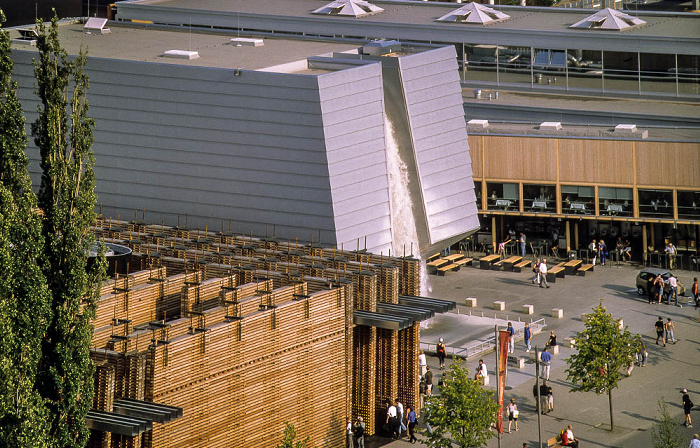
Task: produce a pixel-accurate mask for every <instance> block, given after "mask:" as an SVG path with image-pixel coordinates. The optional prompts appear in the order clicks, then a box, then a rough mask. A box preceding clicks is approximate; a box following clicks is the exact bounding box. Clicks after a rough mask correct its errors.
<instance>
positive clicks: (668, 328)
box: [664, 317, 676, 344]
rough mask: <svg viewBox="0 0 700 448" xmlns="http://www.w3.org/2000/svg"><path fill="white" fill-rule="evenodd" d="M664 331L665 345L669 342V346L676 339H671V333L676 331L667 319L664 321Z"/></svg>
mask: <svg viewBox="0 0 700 448" xmlns="http://www.w3.org/2000/svg"><path fill="white" fill-rule="evenodd" d="M664 327H665V329H666V343H668V340H669V339H670V340H671V344H675V343H676V338H674V337H673V332H674V331H676V326H675V325H674V324H673V321H672V320H671V318H670V317H669V318H668V319H666V325H664Z"/></svg>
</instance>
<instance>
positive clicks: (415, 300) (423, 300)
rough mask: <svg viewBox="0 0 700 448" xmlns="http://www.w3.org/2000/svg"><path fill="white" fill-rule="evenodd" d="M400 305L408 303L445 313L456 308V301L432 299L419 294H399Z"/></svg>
mask: <svg viewBox="0 0 700 448" xmlns="http://www.w3.org/2000/svg"><path fill="white" fill-rule="evenodd" d="M399 303H400V304H401V305H410V306H415V307H417V308H427V309H430V310H433V311H434V312H436V313H446V312H447V311H450V310H453V309H455V308H457V303H456V302H453V301H451V300H441V299H433V298H430V297H421V296H399Z"/></svg>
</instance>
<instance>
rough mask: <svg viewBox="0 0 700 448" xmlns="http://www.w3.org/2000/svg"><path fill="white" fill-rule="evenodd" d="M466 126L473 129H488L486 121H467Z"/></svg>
mask: <svg viewBox="0 0 700 448" xmlns="http://www.w3.org/2000/svg"><path fill="white" fill-rule="evenodd" d="M467 125H468V126H474V127H475V128H487V127H489V121H488V120H469V121H467Z"/></svg>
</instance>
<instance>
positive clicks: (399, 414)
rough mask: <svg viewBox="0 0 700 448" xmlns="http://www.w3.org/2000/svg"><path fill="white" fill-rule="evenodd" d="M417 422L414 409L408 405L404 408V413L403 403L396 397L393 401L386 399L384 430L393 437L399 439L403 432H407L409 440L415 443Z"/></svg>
mask: <svg viewBox="0 0 700 448" xmlns="http://www.w3.org/2000/svg"><path fill="white" fill-rule="evenodd" d="M417 423H418V416H417V415H416V411H415V410H413V409H412V408H411V407H410V406H408V407H407V408H406V413H405V414H404V407H403V404H402V403H401V402H400V401H399V399H398V398H397V399H396V400H395V403H392V402H390V401H387V411H386V428H385V430H386V432H387V433H388V434H389V435H390V436H391V437H392V438H394V439H400V438H401V437H403V435H404V434H406V433H408V436H409V441H410V442H411V443H415V442H416V440H418V439H416V435H415V429H416V424H417Z"/></svg>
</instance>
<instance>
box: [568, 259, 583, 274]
mask: <svg viewBox="0 0 700 448" xmlns="http://www.w3.org/2000/svg"><path fill="white" fill-rule="evenodd" d="M582 263H583V261H581V260H570V261H567V262H566V263H564V267H565V268H566V275H574V274H575V273H576V269H578V267H579V266H581V264H582Z"/></svg>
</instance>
